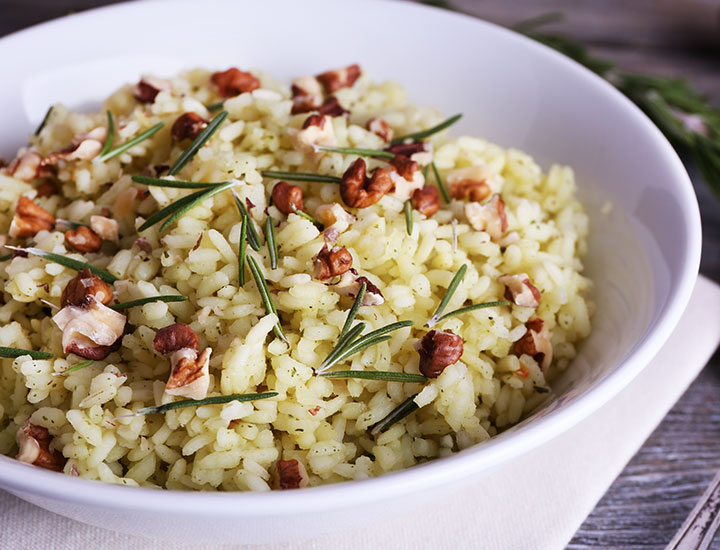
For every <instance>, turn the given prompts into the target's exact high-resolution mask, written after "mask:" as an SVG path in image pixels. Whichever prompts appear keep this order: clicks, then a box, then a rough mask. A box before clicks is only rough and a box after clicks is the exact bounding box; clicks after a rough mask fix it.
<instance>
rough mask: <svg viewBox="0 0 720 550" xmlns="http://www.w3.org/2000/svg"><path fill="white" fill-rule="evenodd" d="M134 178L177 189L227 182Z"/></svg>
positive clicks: (150, 183) (138, 181)
mask: <svg viewBox="0 0 720 550" xmlns="http://www.w3.org/2000/svg"><path fill="white" fill-rule="evenodd" d="M132 180H133V181H134V182H137V183H142V184H144V185H150V186H154V187H174V188H176V189H207V188H208V187H217V186H218V185H222V184H224V183H227V182H226V181H220V182H217V183H200V182H195V181H175V180H168V179H164V178H151V177H149V176H133V177H132Z"/></svg>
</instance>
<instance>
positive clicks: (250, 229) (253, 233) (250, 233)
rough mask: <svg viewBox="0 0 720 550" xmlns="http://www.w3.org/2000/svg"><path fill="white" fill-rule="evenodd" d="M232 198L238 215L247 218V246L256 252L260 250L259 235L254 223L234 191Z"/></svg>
mask: <svg viewBox="0 0 720 550" xmlns="http://www.w3.org/2000/svg"><path fill="white" fill-rule="evenodd" d="M233 197H235V205H236V206H237V208H238V210H239V211H240V215H241V216H242V217H243V218H247V240H248V244H250V247H251V248H252V249H253V250H254V251H255V252H258V251H259V250H260V235H258V232H257V229H256V228H255V221H254V220H253V219H252V216H250V212H248V210H247V208H245V203H244V202H243V200H242V199H241V198H240V196H239V195H238V194H237V193H235V191H233Z"/></svg>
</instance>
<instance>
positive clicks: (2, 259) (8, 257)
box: [0, 254, 13, 262]
mask: <svg viewBox="0 0 720 550" xmlns="http://www.w3.org/2000/svg"><path fill="white" fill-rule="evenodd" d="M12 257H13V255H12V254H5V256H0V262H7V261H8V260H12Z"/></svg>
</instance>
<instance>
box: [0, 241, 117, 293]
mask: <svg viewBox="0 0 720 550" xmlns="http://www.w3.org/2000/svg"><path fill="white" fill-rule="evenodd" d="M5 248H9V249H10V250H20V251H22V252H27V253H28V254H32V255H33V256H39V257H41V258H45V259H46V260H50V261H51V262H55V263H56V264H60V265H64V266H65V267H69V268H70V269H74V270H76V271H82V270H83V269H89V270H90V271H91V272H92V273H94V274H95V275H97V276H98V277H100V278H101V279H102V280H103V281H105V282H106V283H109V284H113V283H114V282H115V281H117V280H118V278H117V277H115V275H113V274H112V273H109V272H107V271H105V270H104V269H100V268H99V267H95V266H92V265H90V264H89V263H86V262H81V261H80V260H76V259H74V258H68V257H67V256H62V255H60V254H54V253H53V252H46V251H45V250H40V249H39V248H21V247H19V246H10V245H7V244H6V245H5Z"/></svg>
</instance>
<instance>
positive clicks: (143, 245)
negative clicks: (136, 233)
mask: <svg viewBox="0 0 720 550" xmlns="http://www.w3.org/2000/svg"><path fill="white" fill-rule="evenodd" d="M135 245H136V246H137V247H138V248H139V249H140V250H142V251H143V252H145V254H150V253H151V252H152V250H153V249H152V245H151V244H150V241H148V240H147V239H146V238H145V237H140V238H139V239H135Z"/></svg>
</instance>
